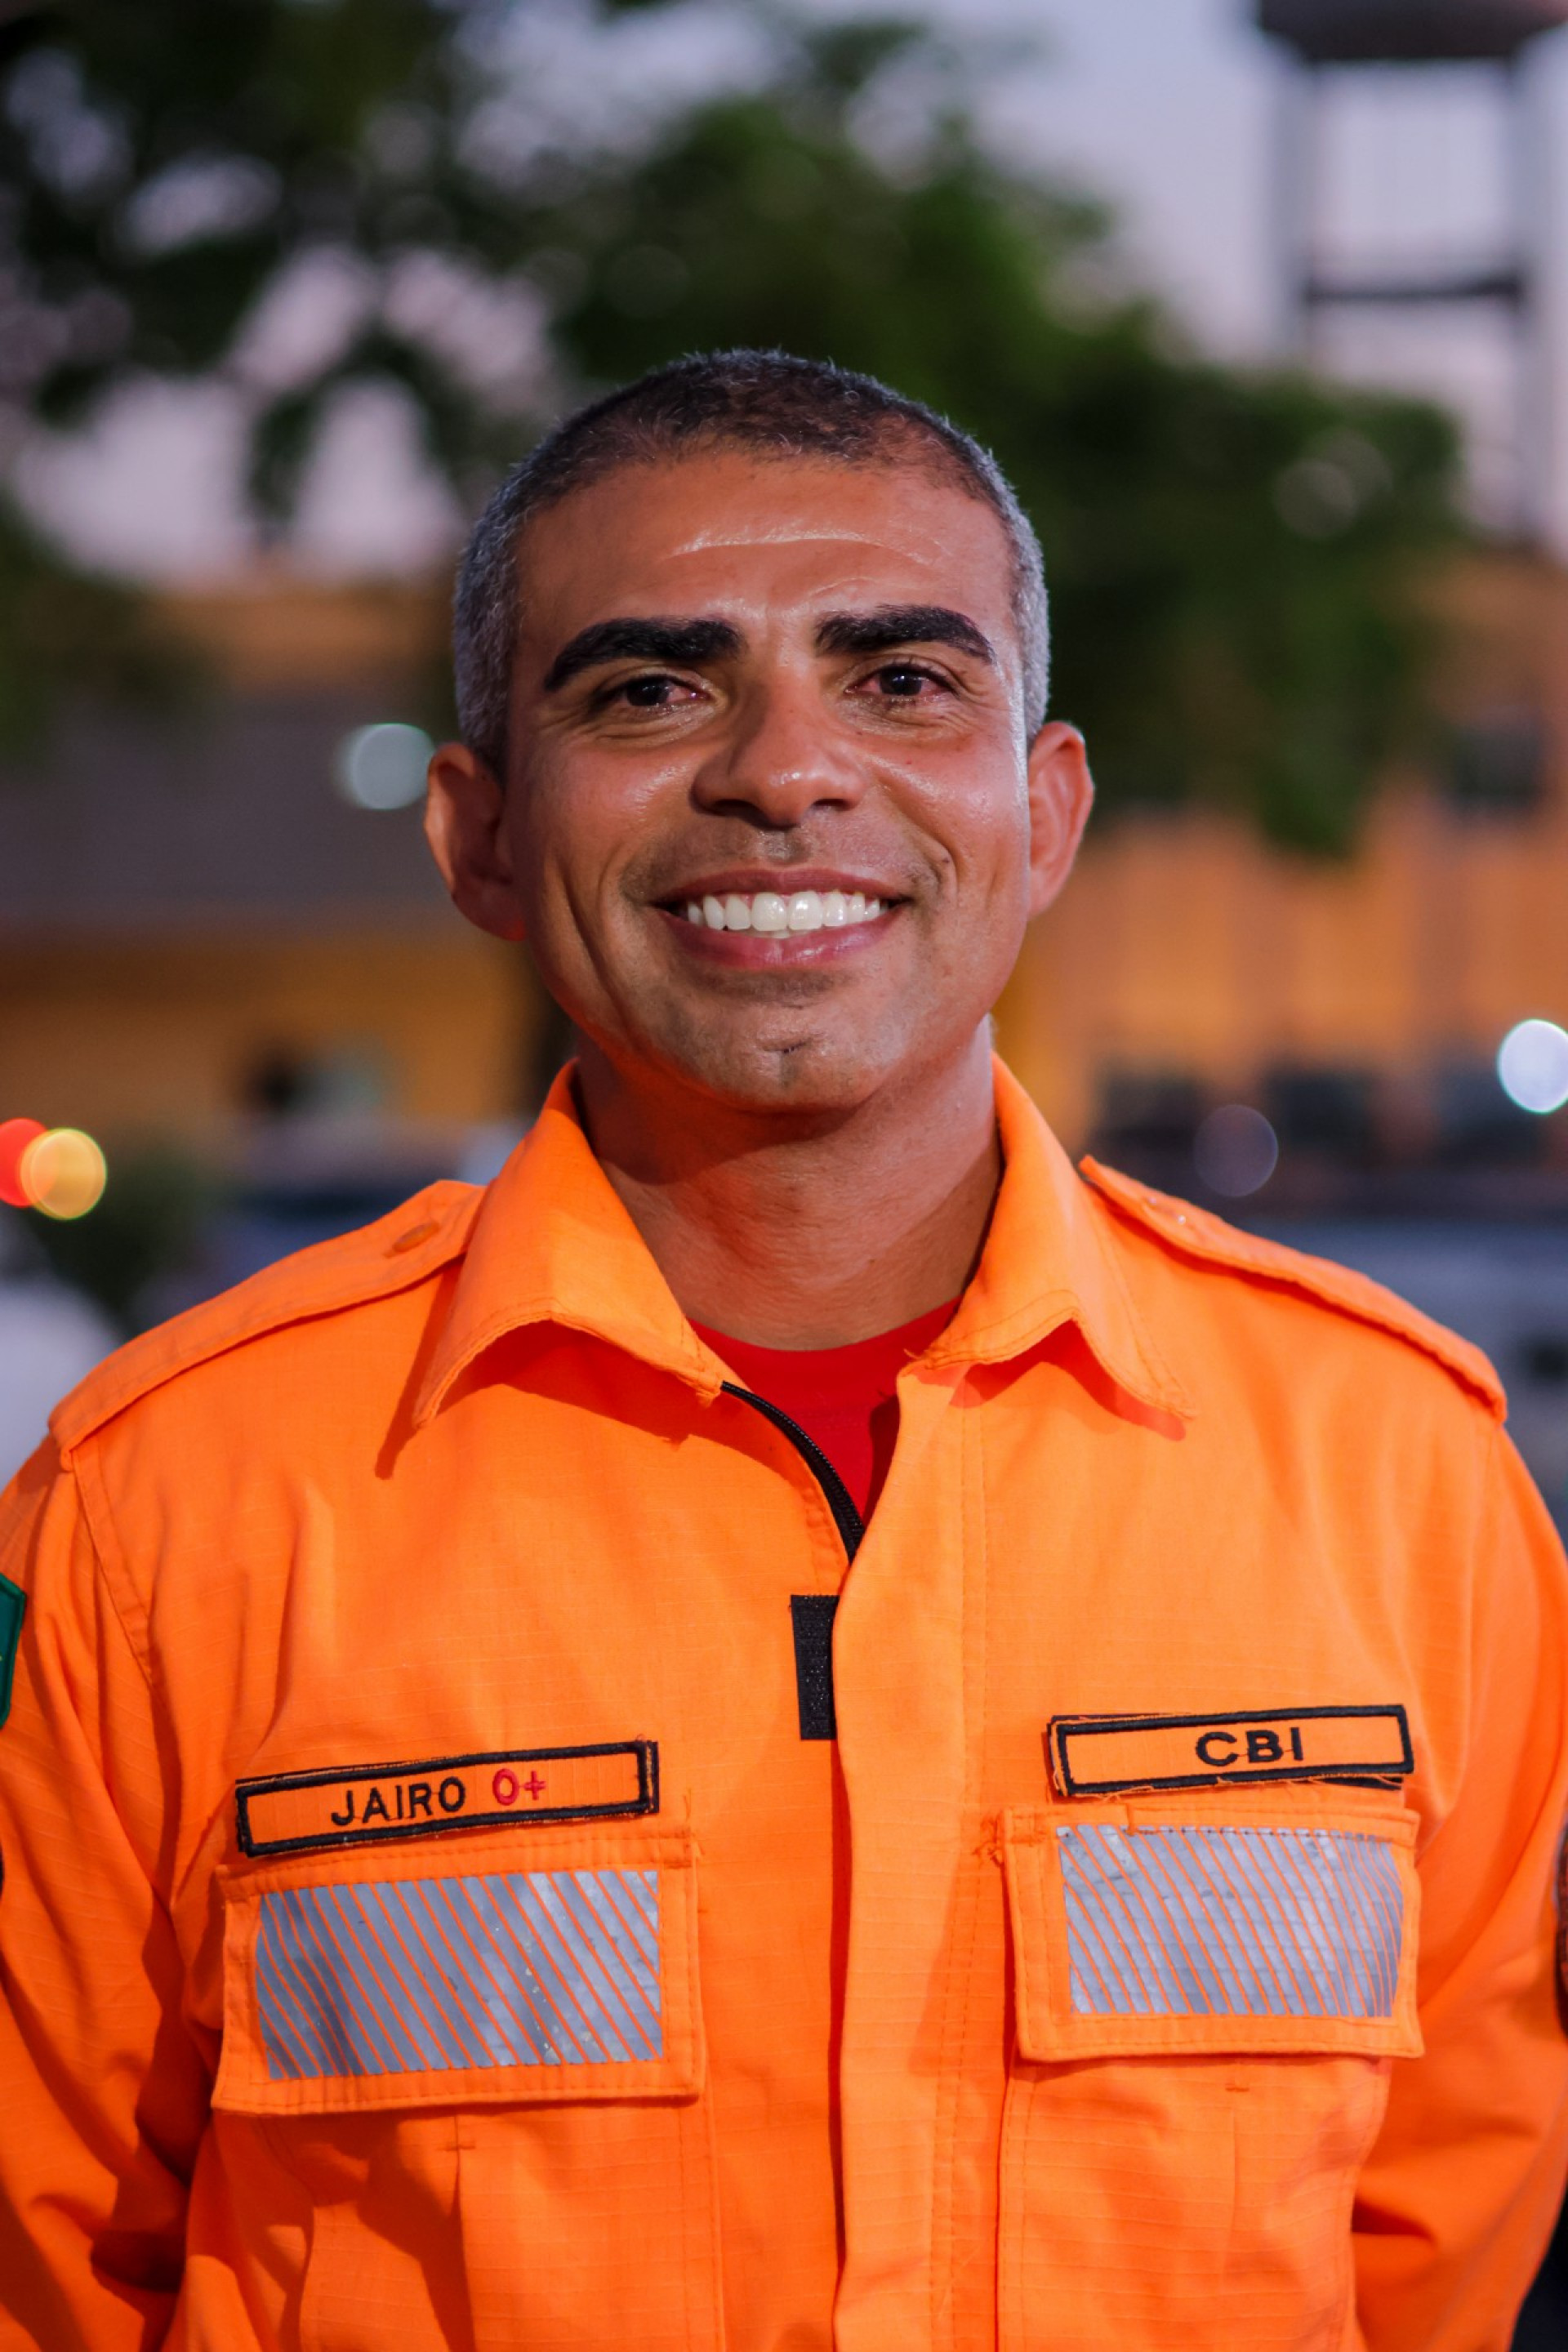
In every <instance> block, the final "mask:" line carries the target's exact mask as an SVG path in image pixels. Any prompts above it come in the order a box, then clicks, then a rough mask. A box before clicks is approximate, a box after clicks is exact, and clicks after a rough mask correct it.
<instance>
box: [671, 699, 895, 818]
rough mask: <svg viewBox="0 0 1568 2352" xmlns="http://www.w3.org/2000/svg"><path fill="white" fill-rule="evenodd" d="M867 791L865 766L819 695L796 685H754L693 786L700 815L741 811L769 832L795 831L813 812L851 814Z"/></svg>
mask: <svg viewBox="0 0 1568 2352" xmlns="http://www.w3.org/2000/svg"><path fill="white" fill-rule="evenodd" d="M865 789H866V777H865V773H864V770H863V765H862V763H861V762H860V761H858V760H857V759H856V758H855V757H854V747H853V746H852V745H851V744H849V743H847V742H845V741H844V740H842V739H841V738H840V737H839V735H838V733H837V730H836V729H835V727H834V725H833V722H832V719H831V717H830V715H829V714H828V712H827V711H826V710H825V709H824V708H823V703H822V694H821V689H820V688H819V687H817V686H816V684H815V683H814V682H808V681H804V680H794V679H784V680H770V681H768V682H767V683H766V684H759V685H758V686H756V687H755V688H752V691H751V692H749V693H748V694H747V695H746V696H745V697H744V698H743V699H742V703H741V706H740V709H739V710H738V712H737V716H736V723H735V725H734V728H733V730H731V733H730V735H729V737H728V740H726V742H725V743H724V745H723V747H722V749H721V750H718V751H715V753H714V755H713V756H712V757H711V758H710V760H708V761H705V762H704V764H703V767H702V770H701V772H700V774H699V776H698V778H697V780H696V784H695V787H694V790H695V796H696V800H697V803H698V806H699V807H700V808H703V809H707V810H709V811H710V812H712V813H713V814H722V813H724V812H726V811H729V812H734V811H741V812H743V813H744V814H747V815H749V816H751V817H752V821H753V822H756V821H758V820H760V821H761V822H762V823H763V824H768V825H792V824H802V823H803V822H804V821H805V818H806V817H807V816H809V815H810V814H811V812H812V810H813V809H816V808H824V807H838V808H853V807H854V806H855V804H856V803H857V802H858V801H859V800H860V798H861V796H862V795H863V793H864V792H865Z"/></svg>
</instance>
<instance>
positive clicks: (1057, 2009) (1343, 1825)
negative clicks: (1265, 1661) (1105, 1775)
mask: <svg viewBox="0 0 1568 2352" xmlns="http://www.w3.org/2000/svg"><path fill="white" fill-rule="evenodd" d="M1002 1853H1003V1864H1004V1867H1005V1874H1006V1881H1007V1900H1008V1908H1009V1912H1010V1915H1011V1919H1012V1931H1013V1950H1014V1964H1015V1971H1016V1987H1017V1993H1016V2019H1017V2043H1018V2049H1019V2053H1020V2054H1021V2055H1022V2056H1023V2057H1025V2058H1030V2059H1068V2058H1089V2057H1121V2056H1131V2055H1133V2054H1135V2053H1138V2052H1140V2051H1147V2052H1162V2051H1163V2052H1168V2053H1198V2052H1201V2051H1216V2052H1223V2051H1234V2052H1246V2051H1278V2052H1280V2053H1290V2052H1297V2053H1311V2052H1321V2051H1346V2052H1353V2053H1359V2054H1361V2055H1363V2056H1366V2057H1414V2056H1415V2055H1417V2054H1418V2053H1419V2052H1420V2049H1421V2033H1420V2027H1419V2025H1418V2022H1417V2020H1416V2015H1415V1949H1416V1927H1417V1917H1418V1909H1419V1903H1420V1886H1419V1882H1418V1880H1417V1878H1416V1875H1415V1816H1414V1815H1413V1814H1411V1813H1409V1812H1407V1811H1405V1810H1404V1809H1403V1808H1402V1807H1399V1806H1395V1805H1387V1806H1366V1807H1359V1806H1358V1807H1355V1808H1354V1809H1353V1810H1352V1808H1351V1807H1349V1806H1347V1805H1346V1804H1345V1803H1344V1801H1343V1800H1342V1799H1340V1800H1338V1801H1335V1802H1332V1803H1329V1804H1317V1803H1313V1804H1312V1805H1311V1806H1310V1809H1309V1808H1307V1807H1297V1806H1296V1805H1294V1804H1290V1803H1287V1802H1282V1801H1280V1799H1279V1794H1278V1792H1276V1793H1275V1795H1274V1796H1273V1797H1272V1798H1270V1799H1264V1798H1261V1797H1260V1798H1259V1799H1258V1800H1257V1801H1251V1802H1249V1801H1247V1800H1246V1799H1244V1798H1240V1797H1237V1796H1230V1797H1229V1798H1228V1799H1227V1801H1226V1803H1225V1804H1224V1805H1223V1806H1221V1805H1199V1804H1194V1803H1188V1804H1186V1805H1184V1806H1179V1805H1175V1804H1173V1803H1171V1802H1169V1801H1163V1802H1158V1803H1156V1802H1149V1803H1142V1804H1139V1803H1132V1804H1121V1805H1087V1804H1086V1805H1074V1806H1072V1807H1071V1808H1070V1809H1068V1808H1063V1809H1056V1808H1052V1809H1049V1810H1047V1809H1039V1810H1030V1811H1016V1812H1010V1813H1007V1814H1005V1816H1004V1818H1003V1823H1002Z"/></svg>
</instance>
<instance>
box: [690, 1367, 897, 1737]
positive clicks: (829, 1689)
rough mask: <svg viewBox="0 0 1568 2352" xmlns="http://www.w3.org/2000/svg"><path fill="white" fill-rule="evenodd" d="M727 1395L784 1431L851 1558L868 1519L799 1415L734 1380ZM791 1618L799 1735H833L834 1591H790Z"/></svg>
mask: <svg viewBox="0 0 1568 2352" xmlns="http://www.w3.org/2000/svg"><path fill="white" fill-rule="evenodd" d="M724 1394H725V1395H726V1396H732V1397H738V1398H739V1399H740V1401H741V1402H742V1404H749V1405H750V1406H751V1407H752V1410H753V1411H754V1412H760V1413H761V1414H762V1416H763V1420H764V1421H771V1422H772V1423H773V1427H774V1428H775V1429H776V1430H777V1431H778V1432H779V1433H780V1434H781V1435H782V1436H784V1437H787V1438H788V1440H789V1442H790V1444H792V1445H793V1446H794V1447H795V1452H796V1453H797V1454H799V1455H800V1458H801V1460H802V1461H803V1462H804V1463H805V1466H806V1468H807V1469H808V1470H809V1471H810V1473H811V1475H812V1476H813V1477H814V1478H815V1479H816V1483H817V1485H818V1486H820V1487H821V1489H822V1492H823V1495H824V1496H825V1497H826V1503H827V1507H828V1509H829V1510H830V1511H831V1512H832V1514H833V1524H834V1526H835V1527H836V1528H837V1530H838V1533H839V1537H840V1538H841V1540H842V1542H843V1545H844V1549H845V1552H846V1555H847V1558H848V1559H851V1560H853V1559H854V1557H855V1555H856V1553H857V1552H858V1550H859V1549H860V1539H861V1538H862V1537H863V1536H864V1534H865V1532H866V1522H865V1520H864V1519H863V1518H862V1517H860V1514H859V1512H858V1510H857V1509H856V1507H855V1500H854V1497H853V1496H852V1495H851V1494H850V1492H849V1489H848V1487H847V1486H846V1485H845V1484H844V1481H843V1479H842V1478H841V1477H840V1476H839V1475H838V1473H837V1470H836V1469H835V1468H834V1466H833V1465H832V1463H831V1462H830V1461H829V1460H828V1458H827V1456H826V1454H824V1452H823V1450H822V1448H821V1446H820V1445H818V1444H817V1443H816V1439H815V1438H812V1437H808V1436H807V1434H806V1433H805V1430H804V1429H802V1427H801V1425H800V1423H799V1422H798V1421H792V1420H791V1419H790V1417H789V1415H788V1413H787V1412H780V1411H779V1408H778V1406H777V1405H776V1404H770V1403H769V1402H768V1401H767V1399H766V1397H760V1396H754V1395H753V1394H752V1391H751V1390H750V1389H743V1388H742V1387H741V1386H740V1384H739V1382H738V1381H725V1383H724ZM789 1608H790V1619H791V1622H792V1624H793V1626H794V1630H795V1699H796V1703H797V1705H798V1706H799V1709H800V1736H801V1738H803V1739H837V1737H838V1714H837V1707H836V1706H835V1704H834V1697H833V1621H834V1619H835V1617H836V1616H837V1613H838V1595H837V1593H836V1592H795V1593H792V1594H791V1595H790V1604H789Z"/></svg>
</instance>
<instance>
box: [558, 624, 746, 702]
mask: <svg viewBox="0 0 1568 2352" xmlns="http://www.w3.org/2000/svg"><path fill="white" fill-rule="evenodd" d="M741 651H742V638H741V632H740V631H739V629H736V628H732V627H731V625H730V623H729V622H728V621H658V620H616V621H595V622H594V624H593V625H592V626H591V627H589V628H586V629H579V630H578V632H577V634H576V635H575V636H574V637H569V638H568V639H567V641H566V643H565V644H564V645H563V646H562V648H561V651H560V652H559V653H558V654H557V655H556V656H555V659H554V660H553V661H552V663H551V665H550V667H549V669H548V670H547V671H546V672H545V675H544V691H545V693H546V694H554V693H556V692H557V691H558V690H559V688H562V687H563V686H564V685H565V684H566V682H567V680H568V678H573V677H576V676H577V673H578V671H579V670H584V669H592V668H593V667H595V664H597V663H599V662H609V661H654V662H668V663H670V664H671V665H672V667H677V668H681V669H692V668H695V667H697V666H698V665H699V664H700V663H702V662H710V661H720V660H722V659H725V658H727V657H731V656H734V655H736V654H738V653H740V652H741Z"/></svg>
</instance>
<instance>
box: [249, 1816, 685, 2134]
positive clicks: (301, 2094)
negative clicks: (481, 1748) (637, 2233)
mask: <svg viewBox="0 0 1568 2352" xmlns="http://www.w3.org/2000/svg"><path fill="white" fill-rule="evenodd" d="M528 1864H529V1866H528V1867H527V1868H526V1869H520V1868H519V1867H518V1849H517V1843H516V1840H515V1839H506V1838H500V1837H494V1836H492V1837H465V1838H461V1839H454V1840H452V1841H451V1842H449V1843H448V1842H446V1841H443V1842H442V1843H441V1844H440V1846H439V1849H438V1850H437V1849H436V1848H435V1847H434V1846H426V1847H423V1848H409V1849H399V1850H397V1851H396V1852H395V1853H387V1852H386V1851H384V1850H373V1851H370V1852H366V1851H363V1850H359V1851H351V1852H348V1853H340V1854H336V1855H331V1856H323V1857H321V1858H319V1859H314V1860H313V1861H312V1863H310V1864H304V1863H300V1862H296V1863H294V1864H291V1865H282V1866H279V1867H276V1868H273V1869H269V1870H259V1871H258V1870H245V1869H240V1870H234V1871H230V1872H228V1873H226V1874H224V1883H223V1898H224V1907H225V1923H224V2033H223V2053H222V2056H221V2059H220V2061H219V2065H218V2074H217V2082H216V2086H215V2089H214V2093H213V2104H214V2105H215V2106H218V2107H226V2108H230V2109H237V2110H240V2111H242V2112H244V2113H247V2114H253V2115H259V2114H289V2115H300V2114H325V2113H329V2112H333V2111H342V2110H364V2109H368V2108H376V2107H392V2106H397V2107H410V2106H413V2107H418V2106H431V2105H440V2106H454V2105H471V2104H472V2103H474V2102H475V2101H481V2100H482V2101H486V2102H490V2103H506V2104H509V2105H511V2104H516V2103H519V2102H526V2101H542V2100H555V2101H560V2100H590V2099H591V2100H605V2099H627V2098H657V2097H672V2096H673V2097H692V2096H694V2095H696V2094H697V2092H698V2091H700V2088H701V2084H702V2066H703V2061H702V2032H701V2011H700V2002H699V1999H698V1988H697V1891H696V1866H695V1854H694V1849H693V1844H692V1840H691V1836H690V1832H689V1831H684V1830H675V1831H660V1832H658V1833H657V1834H652V1835H648V1834H642V1835H638V1834H637V1833H635V1832H605V1831H600V1832H595V1833H586V1834H585V1833H584V1832H583V1831H582V1830H581V1829H576V1830H574V1831H571V1832H556V1833H555V1834H554V1835H553V1836H551V1835H549V1834H548V1833H545V1834H542V1835H539V1836H536V1837H534V1838H531V1840H530V1843H529V1851H528Z"/></svg>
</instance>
